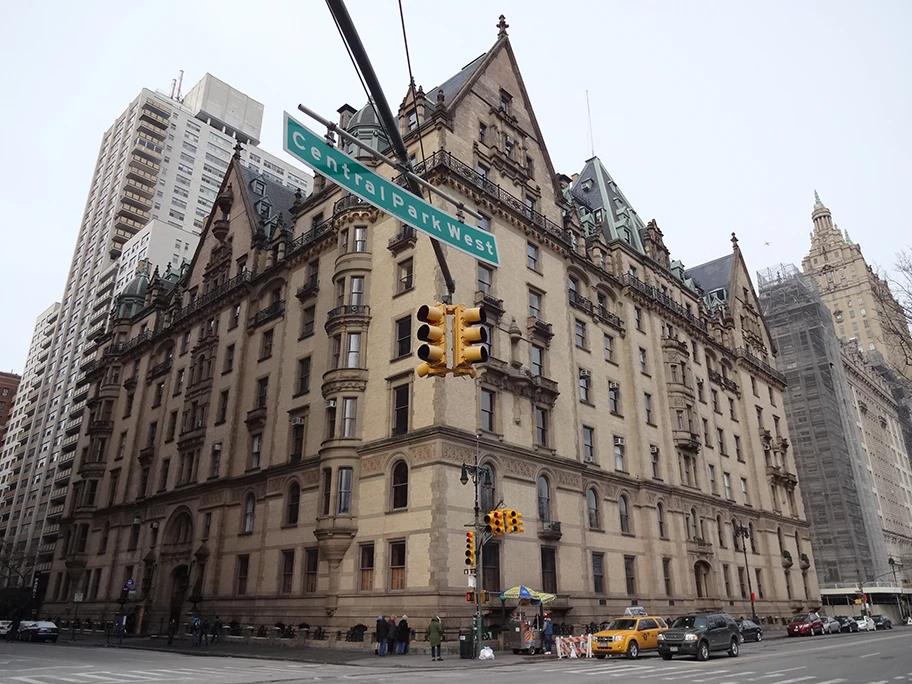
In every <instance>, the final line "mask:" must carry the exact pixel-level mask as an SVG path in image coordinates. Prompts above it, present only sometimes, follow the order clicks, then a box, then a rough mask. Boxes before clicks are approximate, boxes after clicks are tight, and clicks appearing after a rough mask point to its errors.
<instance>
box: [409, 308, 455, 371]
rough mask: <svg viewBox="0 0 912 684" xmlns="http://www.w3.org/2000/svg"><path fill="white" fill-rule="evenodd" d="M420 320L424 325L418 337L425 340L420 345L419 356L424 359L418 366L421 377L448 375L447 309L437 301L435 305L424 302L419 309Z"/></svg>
mask: <svg viewBox="0 0 912 684" xmlns="http://www.w3.org/2000/svg"><path fill="white" fill-rule="evenodd" d="M418 320H419V321H421V322H422V323H424V325H422V326H420V327H419V328H418V339H419V340H421V341H422V342H424V343H425V344H422V345H421V346H420V347H418V358H419V359H421V360H422V361H424V363H422V364H421V365H420V366H418V368H417V373H418V377H419V378H423V377H424V376H426V375H446V374H447V373H449V372H450V369H449V368H447V358H446V309H445V308H444V306H443V304H441V303H440V302H437V304H435V305H434V306H428V305H427V304H424V305H423V306H421V307H420V308H419V309H418Z"/></svg>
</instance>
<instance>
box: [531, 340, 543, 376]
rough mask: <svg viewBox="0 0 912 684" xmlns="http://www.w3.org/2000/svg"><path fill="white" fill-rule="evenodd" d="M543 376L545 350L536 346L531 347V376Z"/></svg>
mask: <svg viewBox="0 0 912 684" xmlns="http://www.w3.org/2000/svg"><path fill="white" fill-rule="evenodd" d="M544 374H545V349H544V347H539V346H538V345H537V344H533V345H532V375H534V376H535V377H541V376H543V375H544Z"/></svg>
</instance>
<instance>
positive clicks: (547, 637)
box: [542, 613, 554, 655]
mask: <svg viewBox="0 0 912 684" xmlns="http://www.w3.org/2000/svg"><path fill="white" fill-rule="evenodd" d="M542 636H543V637H544V641H545V644H544V646H545V655H551V648H552V645H553V643H554V625H552V624H551V613H545V626H544V629H542Z"/></svg>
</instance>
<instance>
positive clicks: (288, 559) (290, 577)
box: [281, 549, 295, 594]
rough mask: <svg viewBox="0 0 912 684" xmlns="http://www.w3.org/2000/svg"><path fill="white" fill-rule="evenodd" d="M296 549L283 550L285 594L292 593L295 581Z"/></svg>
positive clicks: (282, 590)
mask: <svg viewBox="0 0 912 684" xmlns="http://www.w3.org/2000/svg"><path fill="white" fill-rule="evenodd" d="M294 557H295V552H294V549H288V550H286V551H282V588H281V592H282V593H283V594H290V593H291V590H292V585H293V581H294Z"/></svg>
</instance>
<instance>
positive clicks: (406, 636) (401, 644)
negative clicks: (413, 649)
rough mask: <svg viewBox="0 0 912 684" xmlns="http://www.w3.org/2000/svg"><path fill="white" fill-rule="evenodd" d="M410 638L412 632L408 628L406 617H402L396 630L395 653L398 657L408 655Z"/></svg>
mask: <svg viewBox="0 0 912 684" xmlns="http://www.w3.org/2000/svg"><path fill="white" fill-rule="evenodd" d="M411 638H412V630H411V628H410V627H409V623H408V615H403V616H402V619H401V620H399V626H398V627H397V628H396V645H397V650H396V652H397V653H399V654H400V655H405V654H406V653H408V648H409V640H410V639H411Z"/></svg>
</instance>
